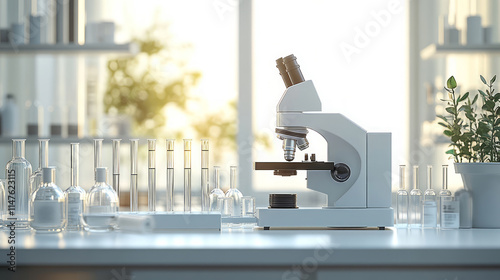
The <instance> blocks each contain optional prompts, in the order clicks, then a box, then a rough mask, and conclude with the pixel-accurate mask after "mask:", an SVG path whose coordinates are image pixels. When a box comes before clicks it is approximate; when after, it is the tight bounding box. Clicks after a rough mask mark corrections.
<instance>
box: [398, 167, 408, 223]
mask: <svg viewBox="0 0 500 280" xmlns="http://www.w3.org/2000/svg"><path fill="white" fill-rule="evenodd" d="M408 196H409V195H408V191H407V190H406V166H405V165H400V166H399V190H398V194H397V210H396V211H397V214H396V227H400V228H406V227H408V204H409V198H408Z"/></svg>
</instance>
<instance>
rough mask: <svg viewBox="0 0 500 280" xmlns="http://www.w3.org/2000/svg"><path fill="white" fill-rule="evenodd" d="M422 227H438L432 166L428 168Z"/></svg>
mask: <svg viewBox="0 0 500 280" xmlns="http://www.w3.org/2000/svg"><path fill="white" fill-rule="evenodd" d="M422 226H423V227H424V228H436V227H437V205H436V192H435V191H434V190H433V189H432V166H431V165H428V166H427V189H426V190H425V192H424V200H423V221H422Z"/></svg>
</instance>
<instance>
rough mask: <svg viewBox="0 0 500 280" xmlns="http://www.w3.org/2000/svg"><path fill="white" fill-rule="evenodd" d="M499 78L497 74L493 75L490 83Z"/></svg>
mask: <svg viewBox="0 0 500 280" xmlns="http://www.w3.org/2000/svg"><path fill="white" fill-rule="evenodd" d="M496 79H497V75H495V76H493V78H491V80H490V85H491V84H493V83H494V82H495V81H496Z"/></svg>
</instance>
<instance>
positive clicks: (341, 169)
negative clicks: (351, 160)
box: [332, 163, 351, 182]
mask: <svg viewBox="0 0 500 280" xmlns="http://www.w3.org/2000/svg"><path fill="white" fill-rule="evenodd" d="M350 176H351V169H350V168H349V166H347V164H345V163H337V164H335V170H333V171H332V177H333V179H334V180H335V181H337V182H345V181H347V179H349V177H350Z"/></svg>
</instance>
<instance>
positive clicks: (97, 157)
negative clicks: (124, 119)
mask: <svg viewBox="0 0 500 280" xmlns="http://www.w3.org/2000/svg"><path fill="white" fill-rule="evenodd" d="M102 141H103V140H102V139H94V170H93V172H94V175H95V174H96V173H95V171H96V169H97V167H101V166H102ZM95 179H96V178H94V181H95Z"/></svg>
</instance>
